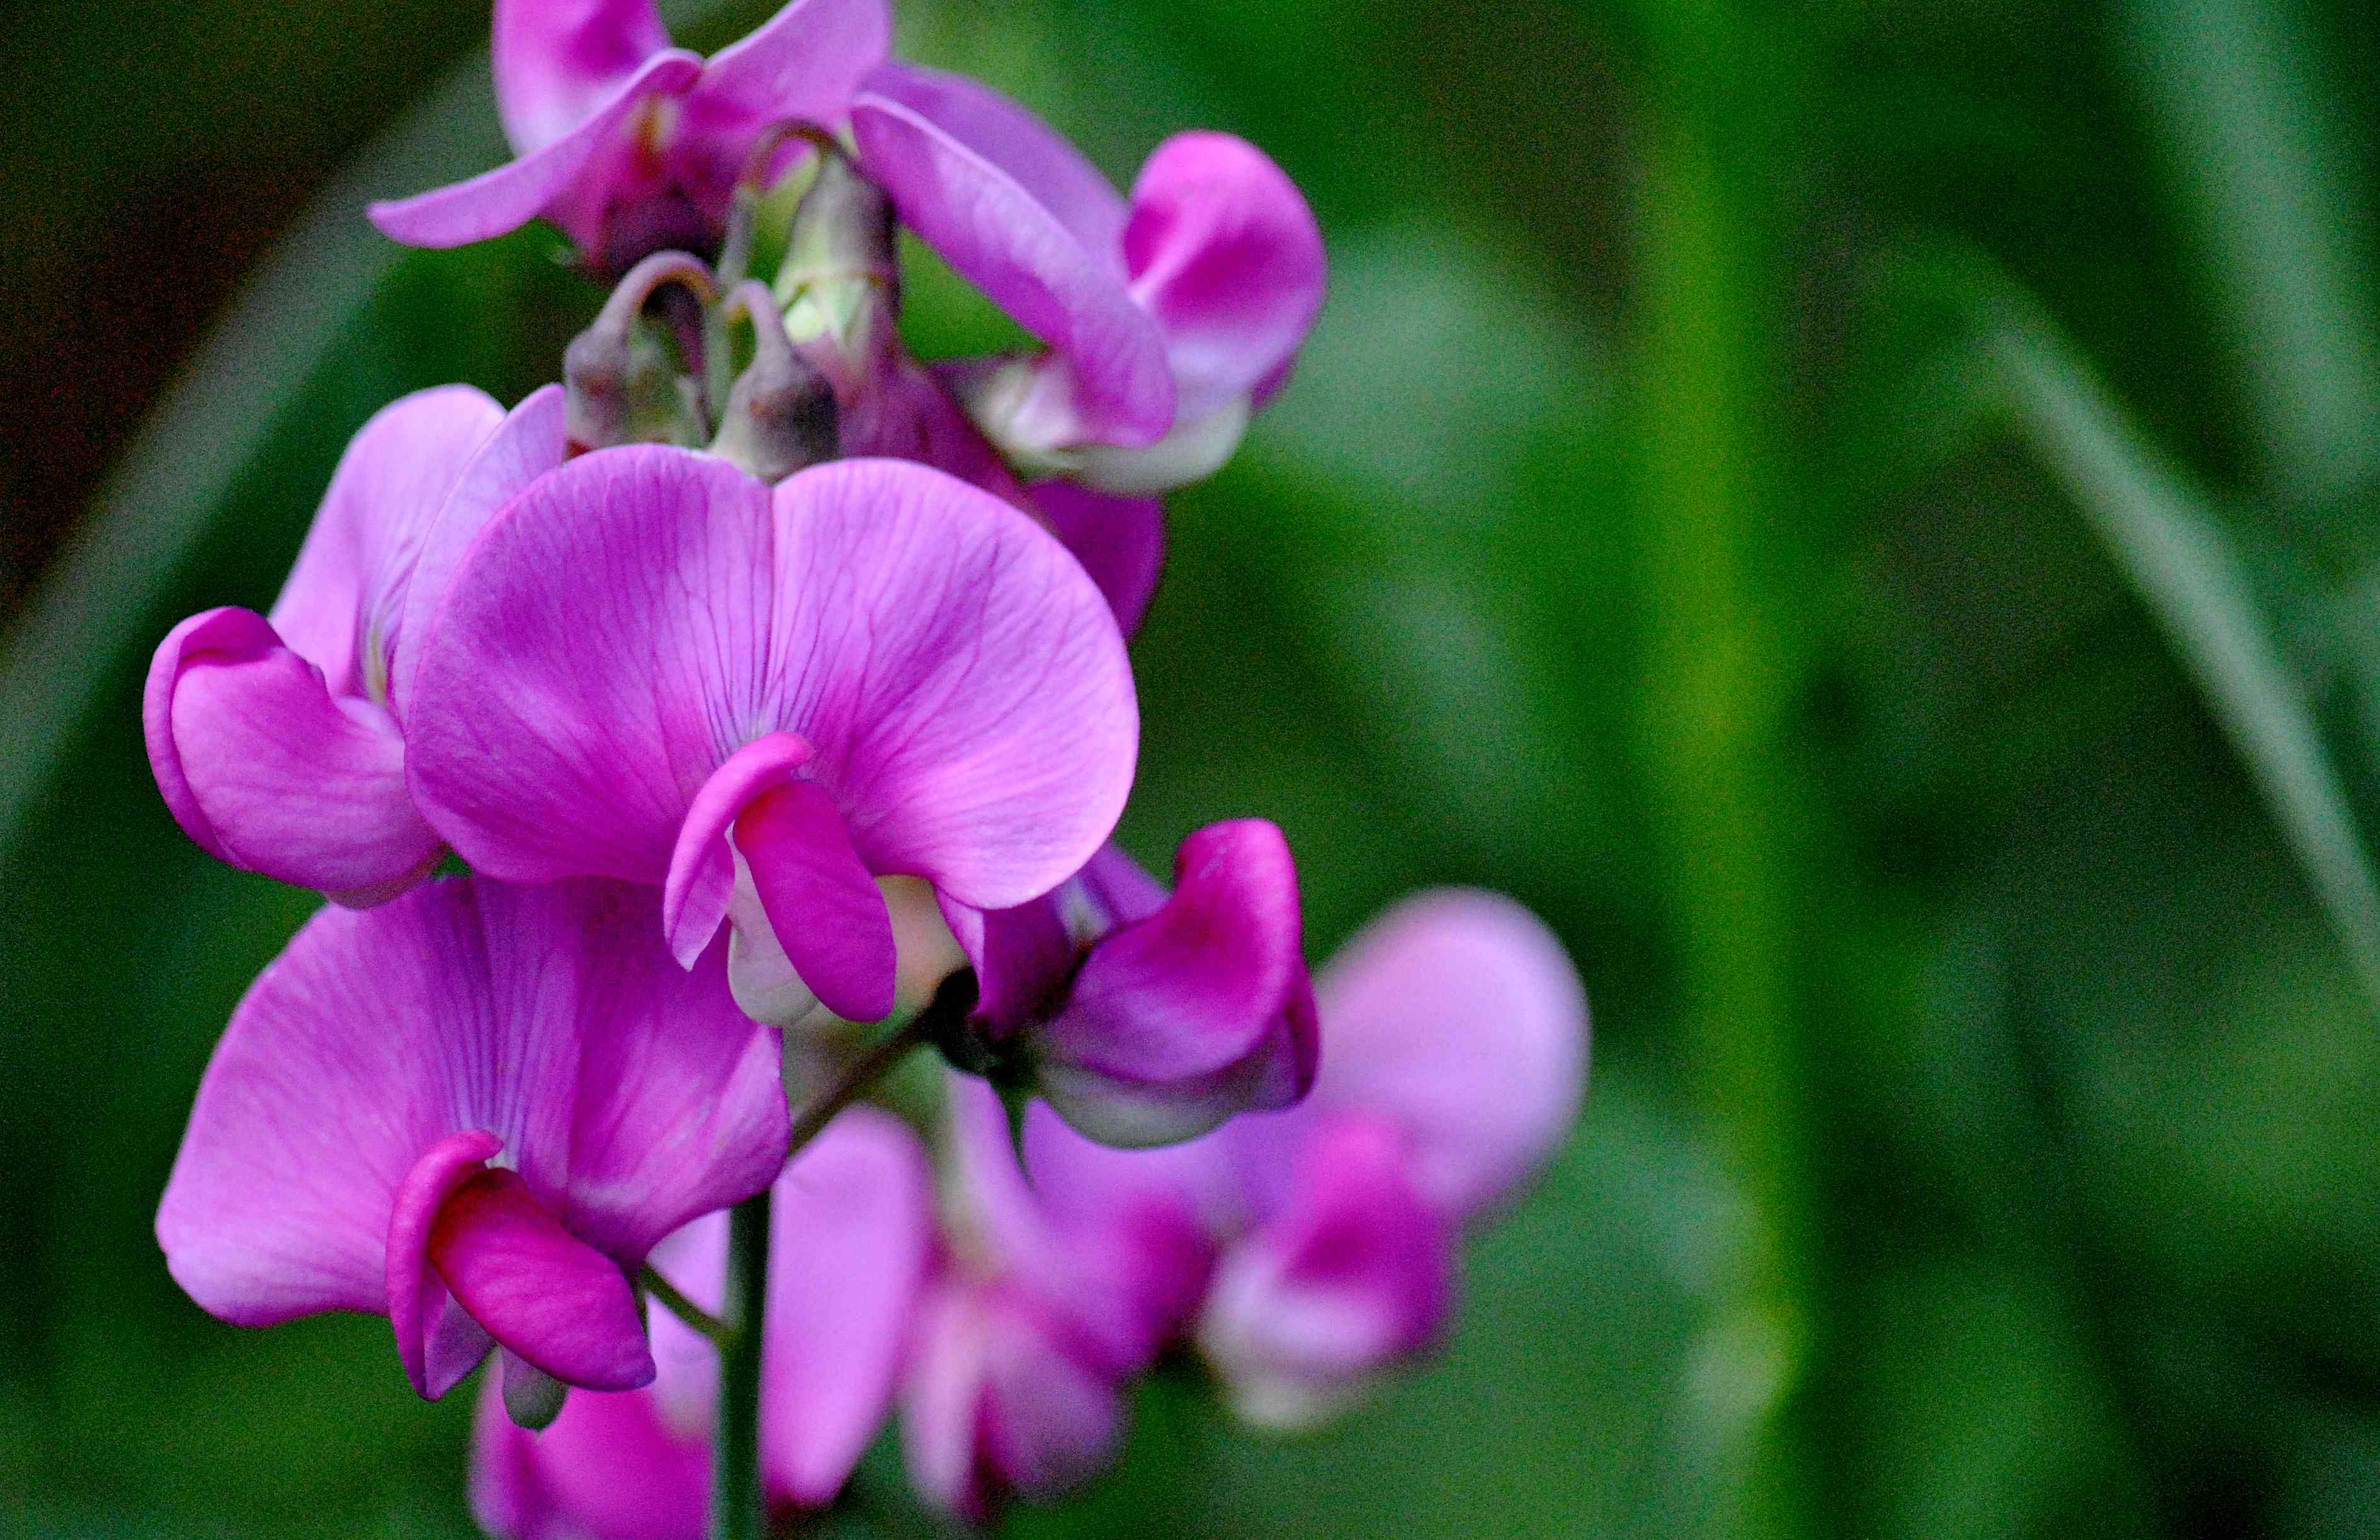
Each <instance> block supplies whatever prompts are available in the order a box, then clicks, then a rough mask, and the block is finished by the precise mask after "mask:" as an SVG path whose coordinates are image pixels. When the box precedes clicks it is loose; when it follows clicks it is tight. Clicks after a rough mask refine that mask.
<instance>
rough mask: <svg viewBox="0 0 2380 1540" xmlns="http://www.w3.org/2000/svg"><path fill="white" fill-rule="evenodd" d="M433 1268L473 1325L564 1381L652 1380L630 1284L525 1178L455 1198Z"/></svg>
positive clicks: (477, 1184)
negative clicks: (570, 1228)
mask: <svg viewBox="0 0 2380 1540" xmlns="http://www.w3.org/2000/svg"><path fill="white" fill-rule="evenodd" d="M430 1259H431V1263H432V1264H433V1265H434V1266H435V1267H437V1269H438V1274H439V1276H440V1277H441V1278H442V1279H444V1280H445V1283H446V1287H447V1288H448V1289H449V1290H450V1291H453V1293H454V1295H455V1299H456V1300H457V1301H459V1302H461V1304H462V1305H463V1307H464V1308H465V1309H466V1310H468V1311H469V1312H470V1313H471V1318H472V1319H473V1320H476V1321H478V1322H479V1323H480V1326H482V1327H483V1328H486V1329H487V1332H488V1334H489V1335H490V1336H492V1337H493V1338H494V1339H495V1340H497V1341H498V1342H501V1343H503V1344H504V1346H505V1347H507V1348H510V1349H511V1350H512V1351H513V1352H516V1353H518V1354H519V1355H520V1356H521V1357H523V1358H525V1359H527V1360H528V1362H529V1363H531V1364H535V1365H536V1366H537V1367H539V1368H540V1369H542V1370H544V1371H545V1372H546V1373H547V1374H550V1375H552V1376H554V1377H555V1378H556V1379H559V1380H562V1381H564V1382H565V1383H567V1384H571V1385H583V1386H586V1387H587V1388H589V1389H595V1390H629V1389H634V1388H637V1386H640V1385H645V1384H648V1383H650V1381H651V1379H652V1377H653V1358H652V1354H651V1352H650V1351H648V1349H647V1348H646V1346H645V1325H644V1319H643V1317H642V1316H640V1315H638V1313H637V1295H636V1291H635V1290H633V1289H631V1288H630V1287H629V1285H628V1279H627V1276H626V1275H625V1273H623V1272H621V1270H620V1267H619V1264H618V1263H616V1262H614V1261H613V1260H612V1259H611V1258H610V1257H608V1256H606V1255H603V1254H602V1253H601V1252H600V1251H597V1250H596V1249H595V1248H594V1247H592V1246H590V1245H589V1244H587V1243H586V1242H584V1241H581V1240H579V1239H577V1237H576V1236H574V1235H572V1234H571V1233H570V1232H569V1231H566V1230H565V1229H563V1228H562V1223H561V1221H560V1220H558V1219H555V1218H554V1217H553V1214H552V1213H550V1212H548V1211H547V1209H546V1207H545V1206H544V1205H543V1204H541V1203H540V1202H539V1201H538V1200H537V1197H536V1194H532V1193H531V1192H530V1191H529V1190H528V1183H527V1182H523V1181H522V1180H521V1179H520V1175H519V1173H518V1172H516V1171H508V1170H483V1171H480V1172H479V1173H478V1174H476V1175H474V1176H471V1177H470V1178H468V1180H466V1181H464V1182H462V1183H461V1184H460V1185H458V1186H456V1187H455V1189H454V1190H453V1191H452V1192H451V1193H449V1194H447V1196H446V1200H445V1202H444V1203H443V1204H442V1205H441V1206H440V1207H439V1209H438V1216H437V1219H435V1220H434V1221H433V1222H432V1223H431V1229H430Z"/></svg>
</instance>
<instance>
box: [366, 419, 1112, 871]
mask: <svg viewBox="0 0 2380 1540" xmlns="http://www.w3.org/2000/svg"><path fill="white" fill-rule="evenodd" d="M417 680H418V688H419V692H420V694H421V696H422V697H423V699H422V704H421V706H420V707H419V709H417V710H416V712H415V717H414V721H412V723H411V734H410V738H411V741H410V743H409V745H408V762H409V766H410V769H411V772H412V777H413V791H414V795H415V798H416V801H417V803H418V804H419V806H421V807H422V808H423V809H424V811H425V814H426V815H427V816H428V817H429V818H430V819H431V822H432V824H433V825H435V826H436V827H437V828H438V829H439V830H440V831H441V832H443V833H444V834H445V835H446V836H447V838H448V839H449V840H450V841H452V842H453V843H454V844H455V847H456V849H458V850H459V851H461V852H462V853H463V855H464V856H465V858H466V859H468V860H469V861H470V862H471V863H472V864H473V865H474V866H475V867H481V868H484V869H487V870H489V871H492V872H494V873H496V874H498V875H501V876H505V877H507V878H510V879H515V880H522V881H531V880H546V879H552V878H554V877H559V876H562V875H565V874H568V873H572V872H589V873H599V874H601V875H606V876H614V877H620V878H625V879H630V880H636V881H641V882H648V883H658V882H661V881H662V880H664V879H665V878H666V877H667V875H668V873H669V872H670V869H671V867H672V865H673V860H674V854H675V849H676V843H677V838H678V834H679V830H680V825H681V822H682V820H683V819H685V818H686V816H687V814H688V812H689V811H690V810H691V809H692V808H693V806H694V805H695V802H696V799H697V796H698V794H699V793H700V791H701V789H702V787H703V784H704V782H707V781H708V780H709V779H710V776H711V774H712V772H713V771H715V770H718V769H719V767H720V766H721V765H722V764H723V763H725V762H726V761H727V760H728V758H729V757H730V756H731V755H733V754H734V753H735V751H736V750H737V749H738V748H740V747H742V746H744V744H746V743H747V742H749V741H751V740H753V739H755V738H758V737H759V736H761V735H763V734H767V733H770V732H789V733H795V734H799V735H800V736H801V737H803V738H804V739H806V740H807V741H808V742H809V743H810V744H812V745H814V746H816V748H817V750H818V755H817V758H816V759H815V760H814V761H812V763H811V764H810V765H809V766H808V767H807V770H806V773H807V774H808V775H809V776H810V777H811V778H812V779H814V780H815V781H816V782H818V783H819V784H820V785H821V786H823V787H825V788H826V790H827V791H828V792H829V793H830V794H832V796H833V798H834V802H835V805H836V806H837V807H838V808H839V809H840V810H841V812H842V814H843V817H844V822H845V824H846V826H847V827H848V829H849V830H850V832H851V836H852V840H853V843H854V845H855V847H856V849H857V851H858V852H859V855H860V857H861V859H862V861H863V862H864V863H865V864H866V866H867V867H868V870H869V871H871V872H873V873H876V874H878V875H891V874H896V873H906V874H909V875H914V876H919V877H924V878H927V879H929V880H931V881H933V882H935V883H936V884H937V885H938V886H940V887H941V888H942V889H943V890H944V891H946V892H948V893H949V894H950V895H951V896H952V897H953V898H955V899H957V900H958V901H959V902H961V903H970V904H973V905H975V906H977V907H986V908H998V907H1004V906H1007V905H1010V904H1014V903H1022V902H1023V901H1024V900H1026V899H1028V898H1031V897H1034V896H1036V895H1038V894H1039V893H1041V892H1045V891H1048V890H1049V889H1050V888H1051V887H1053V886H1055V885H1056V883H1057V882H1058V881H1059V880H1060V879H1062V878H1064V877H1065V876H1066V875H1067V874H1068V873H1069V872H1071V871H1073V870H1074V869H1075V867H1078V866H1080V865H1081V864H1082V862H1083V861H1084V860H1085V859H1086V858H1087V856H1088V855H1090V853H1091V852H1092V851H1093V850H1095V849H1096V848H1097V847H1098V843H1099V840H1100V839H1102V838H1104V837H1105V835H1106V833H1107V831H1108V830H1109V829H1110V828H1111V827H1112V826H1113V823H1114V820H1115V818H1116V815H1117V814H1118V813H1119V812H1120V811H1121V810H1122V807H1123V797H1124V794H1125V792H1126V791H1127V790H1128V789H1129V786H1130V783H1131V778H1132V762H1133V758H1134V751H1135V746H1136V742H1137V736H1138V720H1137V712H1136V709H1135V705H1134V702H1133V697H1132V682H1131V674H1130V670H1129V667H1128V665H1127V664H1126V663H1125V661H1124V656H1123V640H1122V638H1121V637H1120V636H1119V635H1118V634H1117V632H1116V629H1115V623H1114V620H1113V619H1112V617H1111V615H1110V613H1109V612H1108V610H1107V606H1106V603H1105V601H1104V600H1102V599H1100V597H1099V591H1098V589H1097V588H1093V587H1092V585H1091V584H1090V582H1089V580H1088V579H1087V577H1085V576H1083V573H1082V569H1081V568H1080V567H1079V566H1078V565H1077V564H1075V562H1074V561H1073V560H1072V559H1071V558H1069V557H1068V556H1067V555H1066V554H1065V552H1063V550H1062V549H1061V548H1060V547H1059V546H1058V544H1057V543H1056V541H1054V540H1051V539H1050V536H1049V535H1048V534H1046V533H1045V532H1044V531H1042V530H1041V529H1040V528H1039V527H1037V526H1035V525H1034V524H1033V523H1032V521H1031V520H1029V519H1028V518H1026V516H1025V515H1022V514H1020V513H1018V512H1017V511H1016V510H1014V508H1011V507H1009V506H1008V505H1006V504H1005V503H1001V502H1000V501H999V500H998V499H996V498H993V497H991V496H990V495H989V494H988V493H985V492H981V491H977V490H976V489H974V488H971V487H968V486H966V485H965V483H963V482H960V481H958V480H956V479H953V478H951V477H948V476H944V475H942V474H941V473H939V472H935V471H931V470H928V469H925V468H924V467H917V466H910V465H905V464H900V463H897V462H892V461H842V462H837V463H835V464H833V465H829V466H821V467H816V468H813V469H810V470H807V471H804V472H802V473H800V474H799V475H797V476H795V477H793V478H792V479H788V480H787V481H785V482H784V483H783V484H782V485H781V486H779V487H778V488H777V489H776V491H775V493H774V497H773V501H772V500H771V495H770V493H769V491H768V490H767V489H766V488H764V487H762V486H761V485H760V483H759V482H757V481H754V480H752V479H750V478H748V477H746V476H744V475H743V474H742V473H741V472H740V471H737V470H736V469H735V467H732V466H729V465H727V464H725V463H724V462H723V461H720V460H716V459H713V458H711V457H710V456H708V455H698V454H692V453H688V452H686V451H680V450H672V449H667V448H663V447H660V446H649V445H648V446H636V447H632V448H626V449H618V450H603V451H598V452H597V453H595V454H592V455H585V456H583V457H581V458H580V459H577V460H575V461H573V462H571V463H570V464H569V465H566V466H565V467H562V469H560V470H558V471H556V472H554V473H553V475H551V476H548V477H545V478H543V479H540V481H539V482H537V483H536V484H535V485H534V486H532V487H531V488H530V489H529V490H528V491H527V492H525V493H523V494H522V495H521V496H520V497H519V498H517V499H516V500H515V501H514V502H513V503H511V504H510V505H508V506H507V507H506V508H505V509H504V512H503V513H501V514H500V515H498V516H497V518H496V519H495V521H494V522H493V523H492V524H491V525H490V526H489V527H488V529H487V531H486V532H485V533H484V534H483V535H482V536H481V538H480V542H479V543H478V545H477V546H476V547H475V548H474V549H473V551H472V552H471V555H470V558H469V560H468V562H467V563H466V564H465V568H464V570H463V571H462V572H461V573H459V574H458V575H457V576H456V578H455V583H454V586H453V588H452V589H451V590H450V592H449V595H448V598H447V601H446V604H445V606H444V608H443V611H442V612H441V614H440V618H439V620H438V622H437V624H436V626H435V628H434V634H433V635H432V636H431V637H429V638H427V640H426V641H425V642H424V644H423V648H422V651H421V655H420V663H419V674H418V675H417Z"/></svg>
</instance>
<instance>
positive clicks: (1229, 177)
mask: <svg viewBox="0 0 2380 1540" xmlns="http://www.w3.org/2000/svg"><path fill="white" fill-rule="evenodd" d="M1123 253H1124V262H1125V265H1126V267H1127V268H1128V269H1129V270H1130V272H1131V273H1132V293H1133V297H1134V298H1135V299H1136V300H1137V301H1138V302H1139V303H1140V305H1141V306H1142V307H1143V308H1144V309H1147V311H1148V313H1149V314H1150V315H1151V316H1153V317H1155V318H1156V320H1157V323H1158V325H1159V327H1160V329H1161V330H1162V331H1163V332H1164V333H1165V349H1166V357H1167V358H1168V359H1169V360H1170V361H1171V363H1172V370H1173V380H1174V386H1175V389H1176V390H1177V391H1178V392H1179V401H1178V405H1177V406H1176V408H1175V420H1176V421H1178V422H1185V423H1186V422H1196V421H1197V420H1198V419H1199V418H1204V417H1207V416H1208V415H1209V414H1210V413H1213V412H1215V411H1218V410H1220V409H1221V408H1222V407H1223V406H1227V405H1228V404H1230V403H1231V402H1232V401H1233V400H1235V399H1237V398H1239V397H1241V396H1253V395H1255V394H1257V393H1258V391H1259V390H1260V388H1261V387H1263V386H1265V385H1266V384H1267V383H1268V382H1274V381H1275V380H1276V379H1277V377H1278V376H1280V375H1281V373H1282V372H1283V371H1284V370H1286V369H1287V368H1288V366H1289V363H1290V361H1291V360H1292V359H1293V358H1295V356H1296V354H1297V349H1298V347H1299V346H1300V345H1301V344H1302V343H1304V342H1305V333H1306V332H1307V331H1308V330H1309V329H1310V328H1311V327H1312V326H1313V324H1314V318H1315V316H1316V314H1317V313H1318V312H1319V311H1320V309H1322V286H1323V269H1324V263H1323V255H1322V232H1321V230H1320V229H1319V228H1318V226H1317V225H1316V224H1315V223H1314V212H1313V211H1312V210H1310V209H1308V208H1307V207H1306V206H1305V199H1304V198H1303V197H1302V196H1300V195H1299V193H1298V190H1297V188H1296V186H1295V184H1293V183H1292V182H1291V181H1290V179H1289V178H1288V176H1285V175H1283V174H1282V172H1281V167H1279V166H1277V165H1275V164H1273V163H1272V161H1271V160H1270V159H1269V158H1268V157H1267V156H1266V155H1265V153H1264V152H1262V151H1260V150H1258V149H1257V147H1256V146H1254V145H1252V144H1250V143H1248V142H1247V141H1246V140H1245V139H1237V138H1234V137H1233V136H1232V135H1230V134H1219V133H1213V132H1209V131H1205V130H1200V131H1196V132H1192V133H1184V134H1176V135H1174V136H1173V137H1172V139H1167V140H1166V141H1165V142H1164V143H1163V144H1160V145H1159V146H1158V147H1157V151H1156V152H1155V153H1154V154H1152V155H1150V156H1149V158H1148V160H1147V163H1146V164H1143V165H1142V166H1141V168H1140V176H1139V177H1138V178H1137V179H1136V180H1135V182H1134V183H1133V189H1132V215H1131V219H1130V221H1129V222H1128V223H1127V224H1125V226H1124V230H1123Z"/></svg>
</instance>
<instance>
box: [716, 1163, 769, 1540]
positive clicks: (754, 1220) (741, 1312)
mask: <svg viewBox="0 0 2380 1540" xmlns="http://www.w3.org/2000/svg"><path fill="white" fill-rule="evenodd" d="M768 1298H769V1189H767V1188H765V1187H764V1188H762V1189H761V1190H760V1191H759V1192H758V1193H755V1194H753V1195H752V1196H750V1197H748V1198H746V1199H745V1200H744V1201H743V1202H742V1203H739V1204H737V1205H736V1206H735V1207H734V1208H732V1209H730V1210H728V1215H727V1283H726V1288H725V1290H724V1291H723V1292H722V1299H721V1300H720V1320H719V1322H718V1325H719V1326H720V1328H721V1330H722V1335H721V1336H720V1337H718V1338H716V1339H714V1340H717V1341H718V1343H719V1412H718V1421H717V1423H716V1424H715V1426H714V1435H713V1437H712V1438H711V1444H710V1454H711V1467H710V1534H711V1536H712V1540H759V1536H760V1534H761V1533H762V1530H763V1528H764V1526H765V1522H766V1515H765V1513H764V1511H763V1509H762V1504H761V1497H760V1347H761V1343H762V1341H763V1340H765V1337H766V1333H764V1332H763V1331H762V1330H761V1329H760V1318H761V1315H762V1312H763V1311H764V1310H765V1309H766V1308H767V1302H768Z"/></svg>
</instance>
